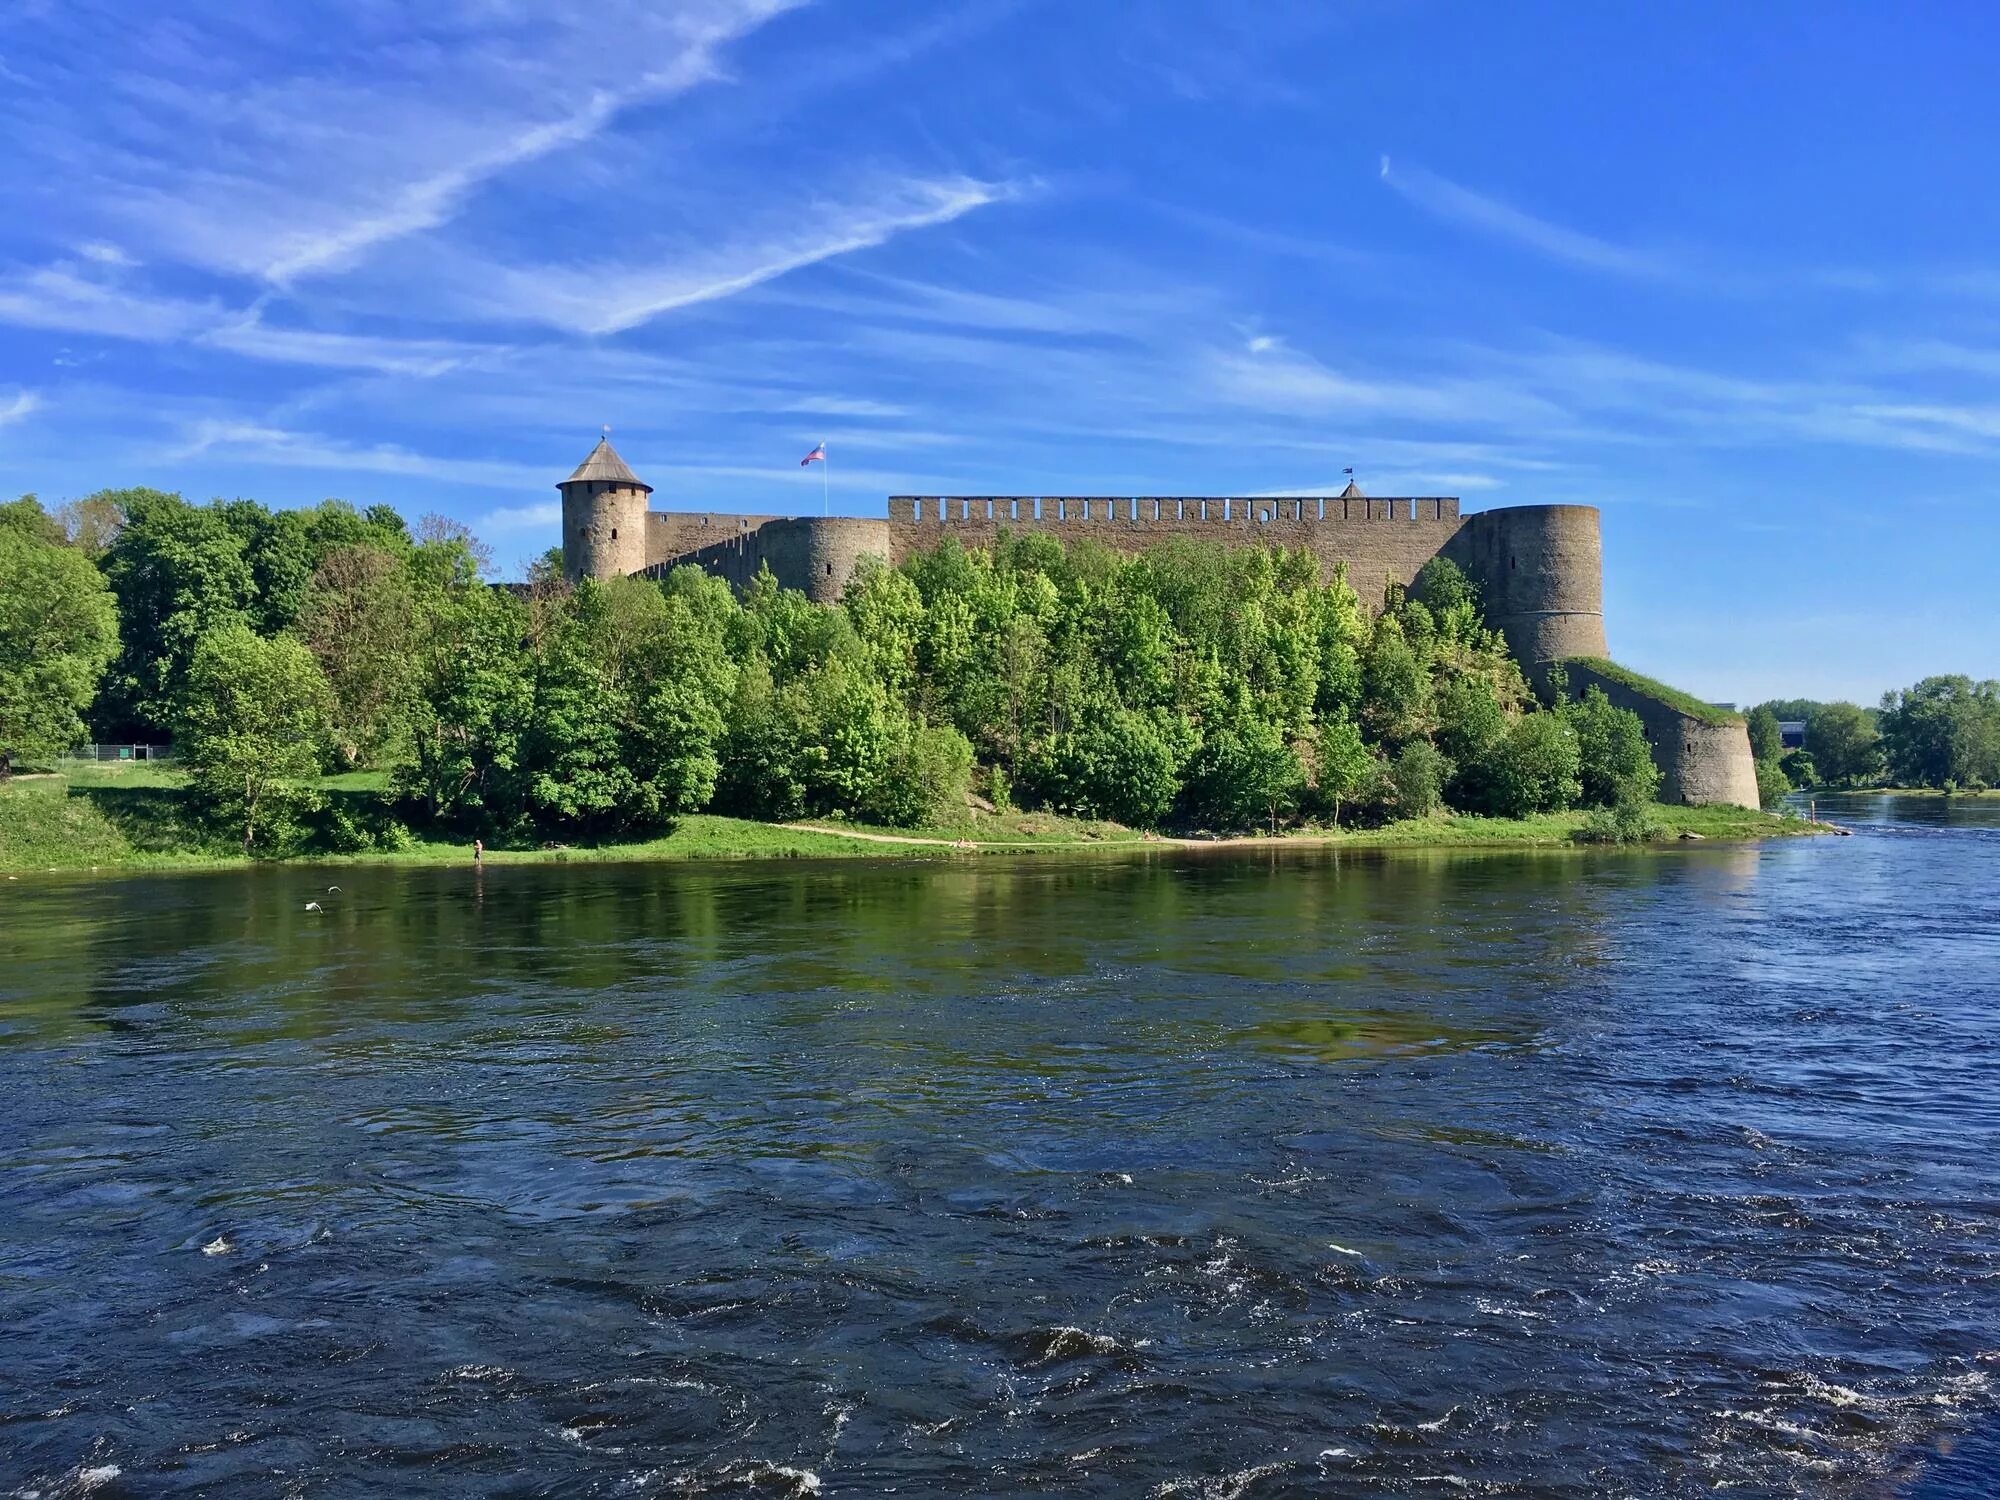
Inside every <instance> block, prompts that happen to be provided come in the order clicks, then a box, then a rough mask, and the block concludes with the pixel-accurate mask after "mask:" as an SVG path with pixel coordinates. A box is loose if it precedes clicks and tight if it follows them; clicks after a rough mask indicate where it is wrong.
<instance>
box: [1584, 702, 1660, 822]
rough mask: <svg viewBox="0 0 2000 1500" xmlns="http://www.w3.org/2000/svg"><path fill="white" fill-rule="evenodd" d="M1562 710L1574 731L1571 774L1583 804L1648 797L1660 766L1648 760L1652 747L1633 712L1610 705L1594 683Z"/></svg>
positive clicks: (1646, 799) (1608, 804) (1656, 787)
mask: <svg viewBox="0 0 2000 1500" xmlns="http://www.w3.org/2000/svg"><path fill="white" fill-rule="evenodd" d="M1562 712H1563V717H1564V718H1565V719H1566V720H1567V721H1568V723H1569V726H1570V728H1571V729H1573V730H1575V731H1576V742H1577V755H1578V761H1577V774H1578V779H1579V780H1580V781H1581V782H1582V785H1583V801H1584V803H1585V805H1587V806H1591V807H1611V806H1614V805H1616V804H1617V803H1619V802H1620V801H1623V800H1626V799H1627V798H1630V799H1631V800H1634V801H1638V802H1651V801H1652V800H1653V798H1654V797H1655V796H1656V795H1657V794H1658V792H1659V790H1660V768H1659V767H1658V766H1656V765H1654V764H1653V748H1652V746H1651V745H1649V744H1648V743H1647V742H1646V729H1645V726H1644V725H1643V724H1641V723H1640V722H1639V716H1638V715H1637V714H1635V713H1633V712H1632V710H1631V709H1629V708H1613V707H1612V706H1611V700H1610V699H1609V698H1607V697H1605V696H1604V690H1603V689H1602V688H1599V687H1592V688H1590V689H1588V690H1587V691H1586V692H1585V693H1584V695H1583V698H1582V699H1581V701H1579V702H1576V703H1571V704H1567V705H1565V706H1564V708H1563V711H1562Z"/></svg>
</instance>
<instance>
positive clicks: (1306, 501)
mask: <svg viewBox="0 0 2000 1500" xmlns="http://www.w3.org/2000/svg"><path fill="white" fill-rule="evenodd" d="M1003 530H1004V531H1042V532H1048V533H1050V534H1051V535H1054V536H1058V537H1061V538H1062V539H1063V541H1064V542H1066V543H1069V542H1077V541H1082V540H1085V539H1089V540H1093V541H1096V542H1098V543H1099V544H1101V545H1103V546H1106V547H1111V548H1114V549H1116V550H1118V551H1120V552H1139V551H1143V550H1145V549H1146V548H1148V547H1151V546H1154V545H1156V544H1158V543H1160V542H1163V541H1165V540H1167V539H1168V538H1170V537H1178V536H1185V537H1192V538H1196V539H1200V540H1208V541H1216V542H1221V543H1223V544H1224V545H1226V546H1239V547H1241V546H1283V547H1293V548H1299V547H1303V548H1305V549H1306V550H1307V551H1309V552H1311V553H1312V554H1313V555H1314V556H1315V557H1317V558H1318V559H1319V562H1320V567H1321V571H1322V573H1323V574H1326V575H1330V574H1331V573H1332V571H1333V568H1334V565H1335V564H1336V563H1341V564H1345V565H1346V568H1347V577H1348V582H1349V583H1350V584H1352V585H1353V587H1354V590H1355V592H1356V593H1357V594H1358V595H1359V596H1360V598H1361V602H1362V603H1363V604H1364V605H1366V606H1367V607H1369V608H1370V609H1376V608H1380V606H1381V603H1382V597H1383V590H1384V588H1385V586H1386V585H1388V584H1390V583H1398V584H1408V583H1409V582H1410V581H1411V580H1412V579H1413V578H1415V577H1416V574H1417V570H1418V569H1419V568H1421V567H1422V566H1423V565H1424V564H1425V563H1426V562H1428V561H1430V559H1431V558H1433V557H1436V556H1438V555H1439V554H1440V553H1442V554H1443V555H1445V556H1447V557H1450V558H1452V559H1453V560H1454V561H1456V562H1457V563H1458V564H1459V565H1460V566H1461V567H1463V568H1464V569H1465V570H1466V572H1467V573H1468V574H1470V575H1471V576H1472V577H1473V578H1474V579H1476V580H1477V581H1478V582H1479V583H1480V584H1481V585H1482V586H1483V588H1484V589H1485V593H1486V601H1487V614H1488V617H1489V618H1490V619H1491V620H1492V622H1493V623H1494V624H1495V625H1496V626H1497V627H1499V628H1500V629H1501V630H1503V631H1504V632H1505V633H1506V636H1507V641H1508V645H1509V646H1510V648H1511V649H1512V650H1513V652H1514V655H1515V657H1516V658H1517V659H1518V660H1519V661H1520V662H1521V664H1522V666H1523V667H1524V668H1525V669H1527V670H1528V671H1529V672H1530V674H1531V675H1539V674H1536V672H1535V669H1536V667H1537V666H1538V665H1540V664H1544V663H1547V662H1550V661H1557V660H1563V659H1567V658H1570V657H1578V656H1584V657H1605V656H1608V654H1609V653H1608V651H1607V650H1606V647H1605V640H1604V597H1603V579H1602V568H1603V559H1602V555H1601V551H1600V548H1599V544H1598V518H1597V511H1596V510H1595V509H1594V508H1593V507H1591V506H1587V505H1526V506H1511V507H1507V508H1503V509H1499V510H1489V511H1481V512H1478V513H1477V514H1474V515H1471V516H1464V517H1461V516H1460V514H1459V508H1458V501H1457V500H1456V499H1455V498H1452V497H1450V496H1422V497H1409V496H1403V497H1394V498H1391V497H1384V498H1360V497H1357V498H1355V499H1351V500H1349V499H1342V498H1340V497H1338V496H1317V495H1314V496H1297V495H1292V496H1278V497H1263V498H1256V497H1249V498H1246V497H1242V496H1214V495H1209V496H1202V495H1193V496H1190V495H1173V496H1144V495H1142V496H1128V495H1117V496H1113V495H1104V496H1085V495H1065V496H1040V497H1037V496H1014V495H1007V496H1000V495H978V496H966V495H954V496H938V495H894V496H891V497H890V499H889V516H888V519H887V520H876V519H872V518H862V517H856V516H797V517H783V516H745V515H730V514H725V513H717V512H709V513H707V514H701V513H681V512H661V513H656V514H654V515H652V516H650V517H649V518H648V521H647V532H646V562H647V564H648V565H649V567H650V568H651V569H653V570H655V571H664V570H666V569H667V568H670V567H672V566H674V565H675V564H677V563H682V562H690V563H696V564H699V565H700V566H702V567H705V568H707V569H708V570H709V571H711V572H713V573H715V574H717V575H718V576H719V577H722V578H726V579H727V580H729V582H731V583H733V584H737V585H739V586H741V585H744V584H747V583H749V582H750V580H751V579H753V578H755V577H756V575H757V571H758V569H759V568H760V567H761V566H763V565H765V564H767V563H768V564H769V566H770V568H771V571H772V573H773V574H774V575H775V576H776V577H777V579H778V581H779V582H780V583H781V584H783V585H785V586H786V587H788V588H796V589H800V590H802V591H804V592H805V593H806V594H807V595H809V596H810V597H812V598H814V599H817V600H821V601H831V600H833V599H835V598H838V597H839V594H840V590H841V588H842V587H844V586H845V584H846V582H847V579H848V577H849V576H850V575H851V574H852V573H853V571H854V563H855V561H856V560H857V559H858V558H860V557H861V556H863V555H869V554H872V555H876V556H881V557H885V558H887V559H889V560H890V561H892V562H901V561H902V560H903V559H905V558H907V557H909V556H910V555H911V554H912V553H915V552H920V551H925V550H928V549H930V548H933V547H935V546H937V545H938V544H939V543H940V542H941V541H943V540H944V539H945V538H946V537H947V536H950V537H953V538H955V539H957V540H958V541H959V542H960V543H961V544H962V545H964V546H966V547H991V546H993V545H994V544H995V543H996V542H997V541H998V540H999V537H1000V534H1001V532H1002V531H1003ZM829 568H830V569H831V570H832V571H831V572H829V571H828V569H829Z"/></svg>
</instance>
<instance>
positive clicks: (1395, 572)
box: [888, 495, 1460, 609]
mask: <svg viewBox="0 0 2000 1500" xmlns="http://www.w3.org/2000/svg"><path fill="white" fill-rule="evenodd" d="M888 525H889V529H890V533H891V536H892V538H893V542H894V548H895V550H894V553H893V555H894V557H895V560H896V561H898V562H900V561H902V559H904V558H905V557H908V556H909V555H910V554H911V553H913V552H920V551H924V550H927V549H929V548H931V547H935V546H937V544H938V543H939V542H941V541H943V540H944V538H945V537H947V536H950V537H954V538H956V539H957V540H958V541H959V542H960V543H961V544H962V545H964V546H966V547H990V546H992V545H993V544H994V542H995V541H997V540H998V538H999V534H1000V532H1001V531H1002V530H1007V531H1017V532H1018V531H1043V532H1048V533H1050V534H1051V535H1054V536H1059V537H1061V538H1062V539H1063V541H1064V542H1065V543H1071V542H1077V541H1082V540H1084V539H1086V538H1087V539H1090V540H1092V541H1095V542H1097V543H1099V544H1100V545H1102V546H1106V547H1111V548H1114V549H1115V550H1117V551H1120V552H1140V551H1143V550H1145V549H1146V548H1148V547H1152V546H1156V545H1158V544H1159V543H1161V542H1163V541H1166V540H1167V539H1168V538H1169V537H1177V536H1185V537H1193V538H1196V539H1199V540H1204V541H1215V542H1221V543H1223V544H1224V545H1226V546H1236V547H1245V546H1259V547H1293V548H1298V547H1303V548H1305V549H1306V550H1307V551H1309V552H1311V553H1312V554H1313V555H1314V556H1315V557H1317V558H1318V559H1319V561H1320V567H1321V571H1322V572H1323V573H1326V574H1331V572H1332V571H1333V565H1334V564H1335V563H1337V562H1341V563H1345V564H1346V565H1347V578H1348V582H1349V583H1350V584H1352V585H1353V587H1354V590H1355V592H1356V593H1357V594H1359V595H1360V597H1361V601H1362V603H1363V604H1365V605H1367V606H1368V607H1370V608H1371V609H1373V608H1379V607H1380V605H1381V602H1382V592H1383V588H1384V586H1385V585H1386V584H1389V583H1392V582H1394V583H1402V584H1407V583H1408V582H1409V581H1410V580H1411V579H1412V578H1414V577H1416V574H1417V569H1419V568H1421V567H1422V566H1423V565H1424V564H1425V563H1426V562H1428V561H1430V559H1431V558H1433V557H1435V556H1436V555H1437V554H1438V552H1439V551H1440V550H1442V549H1443V548H1444V546H1445V544H1446V543H1448V542H1449V541H1450V540H1451V538H1452V536H1453V535H1454V534H1455V533H1456V532H1457V530H1458V529H1459V525H1460V520H1459V514H1458V500H1457V499H1456V497H1453V496H1434V495H1433V496H1423V497H1409V496H1403V497H1397V498H1387V497H1384V498H1371V499H1354V500H1343V499H1340V498H1339V497H1338V496H1319V495H1309V496H1298V495H1291V496H1278V497H1263V498H1257V497H1250V498H1246V497H1242V496H1217V495H1169V496H1145V495H1142V496H1128V495H1092V496H1084V495H1065V496H1039V497H1037V496H1013V495H1008V496H985V495H981V496H963V495H955V496H938V495H893V496H891V497H890V499H889V521H888Z"/></svg>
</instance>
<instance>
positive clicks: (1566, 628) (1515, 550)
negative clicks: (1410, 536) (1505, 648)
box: [1444, 505, 1611, 671]
mask: <svg viewBox="0 0 2000 1500" xmlns="http://www.w3.org/2000/svg"><path fill="white" fill-rule="evenodd" d="M1444 555H1445V556H1446V557H1448V558H1450V559H1451V560H1452V561H1454V562H1456V563H1457V564H1458V565H1459V566H1460V567H1462V568H1463V569H1465V571H1466V573H1467V574H1468V575H1470V576H1471V577H1472V578H1473V579H1474V580H1475V581H1476V582H1478V583H1479V585H1480V586H1481V588H1482V589H1483V590H1484V592H1485V595H1486V618H1487V620H1488V621H1489V622H1490V623H1491V624H1492V625H1493V626H1494V627H1495V628H1496V629H1499V630H1501V631H1504V632H1505V633H1506V636H1507V644H1508V645H1509V646H1510V647H1511V648H1512V649H1513V652H1514V656H1515V658H1516V659H1517V660H1518V661H1520V663H1521V665H1522V666H1523V667H1525V668H1528V669H1530V671H1532V669H1533V668H1534V667H1535V666H1536V665H1537V664H1539V663H1542V662H1550V661H1560V660H1563V659H1565V658H1568V657H1572V656H1593V657H1608V656H1610V654H1611V652H1610V650H1609V649H1608V648H1607V647H1606V645H1605V640H1604V554H1603V548H1602V546H1601V544H1600V541H1599V536H1598V522H1597V508H1596V507H1595V506H1590V505H1515V506H1507V507H1504V508H1502V509H1499V510H1484V511H1479V512H1477V513H1476V514H1474V515H1470V516H1467V517H1466V518H1465V522H1464V524H1463V525H1462V526H1461V527H1460V528H1459V531H1458V535H1457V536H1456V537H1455V538H1454V539H1453V540H1452V542H1451V544H1450V545H1449V546H1447V547H1446V548H1445V549H1444Z"/></svg>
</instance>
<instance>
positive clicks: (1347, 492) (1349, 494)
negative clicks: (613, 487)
mask: <svg viewBox="0 0 2000 1500" xmlns="http://www.w3.org/2000/svg"><path fill="white" fill-rule="evenodd" d="M579 472H581V471H579ZM1340 498H1341V499H1343V500H1366V499H1367V498H1368V497H1367V496H1366V495H1364V494H1362V493H1361V486H1360V485H1358V484H1356V483H1355V482H1354V481H1353V480H1351V479H1350V480H1348V481H1347V488H1346V489H1344V490H1342V491H1341V492H1340Z"/></svg>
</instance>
